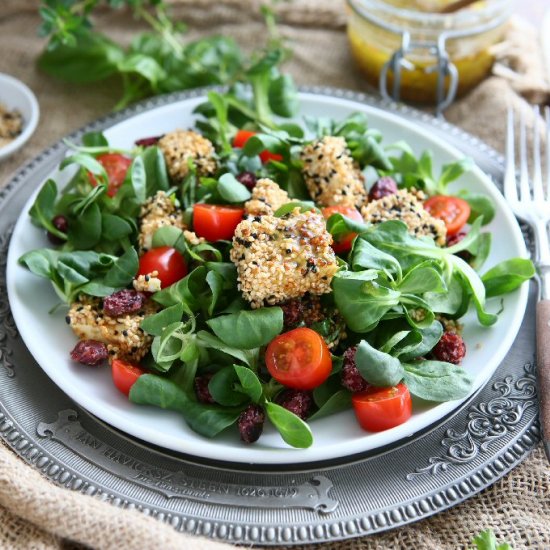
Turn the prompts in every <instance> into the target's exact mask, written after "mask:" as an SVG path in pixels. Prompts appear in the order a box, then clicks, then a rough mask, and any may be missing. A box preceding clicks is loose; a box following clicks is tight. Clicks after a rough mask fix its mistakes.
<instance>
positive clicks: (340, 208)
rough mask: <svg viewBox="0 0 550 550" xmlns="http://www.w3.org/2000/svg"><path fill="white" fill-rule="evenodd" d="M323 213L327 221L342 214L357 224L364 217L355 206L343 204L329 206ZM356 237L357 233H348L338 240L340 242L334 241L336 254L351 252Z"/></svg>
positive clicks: (333, 247)
mask: <svg viewBox="0 0 550 550" xmlns="http://www.w3.org/2000/svg"><path fill="white" fill-rule="evenodd" d="M322 212H323V216H324V217H325V219H327V220H328V219H329V218H330V217H331V216H332V215H333V214H342V215H343V216H347V217H348V218H351V219H352V220H354V221H356V222H362V221H363V216H361V214H360V213H359V211H358V210H357V209H356V208H354V207H353V206H345V205H343V204H341V205H337V206H327V207H325V208H323V210H322ZM355 237H357V233H348V234H347V235H344V236H343V237H341V238H340V239H338V241H334V242H333V243H332V249H333V250H334V252H336V254H342V253H344V252H349V251H350V250H351V245H352V243H353V239H355Z"/></svg>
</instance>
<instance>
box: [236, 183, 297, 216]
mask: <svg viewBox="0 0 550 550" xmlns="http://www.w3.org/2000/svg"><path fill="white" fill-rule="evenodd" d="M288 202H290V197H289V196H288V193H287V192H286V191H285V190H283V189H281V188H280V187H279V186H278V185H277V184H276V183H275V182H274V181H273V180H270V179H269V178H262V179H260V180H258V182H257V183H256V185H255V186H254V189H252V198H251V199H250V200H249V201H248V202H246V203H245V205H244V210H245V212H246V213H247V214H250V215H251V216H263V215H266V214H267V215H270V214H273V213H274V212H276V211H277V210H278V209H279V208H280V207H281V206H283V204H286V203H288Z"/></svg>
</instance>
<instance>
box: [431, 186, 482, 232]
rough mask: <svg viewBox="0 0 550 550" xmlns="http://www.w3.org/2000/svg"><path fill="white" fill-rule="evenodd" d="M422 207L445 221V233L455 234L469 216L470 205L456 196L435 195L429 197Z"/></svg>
mask: <svg viewBox="0 0 550 550" xmlns="http://www.w3.org/2000/svg"><path fill="white" fill-rule="evenodd" d="M424 208H425V209H426V210H427V211H428V212H429V213H430V214H431V215H432V216H433V217H434V218H438V219H440V220H443V221H444V222H445V226H446V227H447V235H456V234H457V233H458V232H459V231H460V230H461V229H462V228H463V227H464V226H465V225H466V222H467V221H468V218H469V217H470V211H471V209H470V205H469V204H468V203H467V202H466V201H465V200H464V199H460V198H458V197H449V196H447V195H435V196H433V197H430V198H429V199H428V200H427V201H426V202H425V203H424Z"/></svg>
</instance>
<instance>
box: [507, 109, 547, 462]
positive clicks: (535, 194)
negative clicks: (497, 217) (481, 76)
mask: <svg viewBox="0 0 550 550" xmlns="http://www.w3.org/2000/svg"><path fill="white" fill-rule="evenodd" d="M534 114H535V120H536V121H538V119H539V114H540V111H539V108H538V107H534ZM544 115H545V117H544V118H545V121H546V165H547V169H546V178H545V179H546V187H547V189H546V192H545V190H544V185H543V177H542V166H541V151H540V150H541V144H540V138H539V129H538V127H537V124H535V127H534V132H533V173H532V177H531V178H529V168H528V161H527V131H526V128H525V117H524V115H523V113H522V115H521V116H520V124H519V151H518V152H519V185H518V178H517V177H516V163H515V154H514V152H515V141H516V140H515V135H514V134H515V130H514V127H515V123H514V112H513V110H512V109H510V110H509V111H508V128H507V135H506V172H505V176H504V196H505V197H506V200H507V202H508V204H509V205H510V207H511V208H512V211H513V212H514V214H515V215H516V216H517V217H518V218H520V219H522V220H523V221H525V222H526V223H528V224H529V225H530V226H531V228H532V229H533V233H534V235H535V266H536V268H537V275H538V277H537V279H538V282H539V300H538V303H537V378H538V396H539V405H540V423H541V428H542V434H543V442H544V450H545V451H546V456H547V457H548V460H550V245H549V242H548V228H547V226H548V222H549V221H550V110H549V109H548V107H546V108H545V112H544ZM518 187H519V194H518Z"/></svg>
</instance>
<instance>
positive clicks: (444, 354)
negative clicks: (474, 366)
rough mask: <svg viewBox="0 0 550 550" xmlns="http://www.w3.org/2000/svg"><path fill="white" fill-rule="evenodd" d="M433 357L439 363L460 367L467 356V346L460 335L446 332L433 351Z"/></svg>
mask: <svg viewBox="0 0 550 550" xmlns="http://www.w3.org/2000/svg"><path fill="white" fill-rule="evenodd" d="M432 355H433V356H434V357H435V358H436V359H437V360H438V361H446V362H447V363H453V364H454V365H459V364H460V362H461V361H462V359H464V356H465V355H466V344H465V343H464V340H463V339H462V336H460V334H457V333H456V332H445V333H444V334H443V336H442V337H441V339H440V340H439V342H438V343H437V344H436V345H435V347H434V349H433V350H432Z"/></svg>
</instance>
